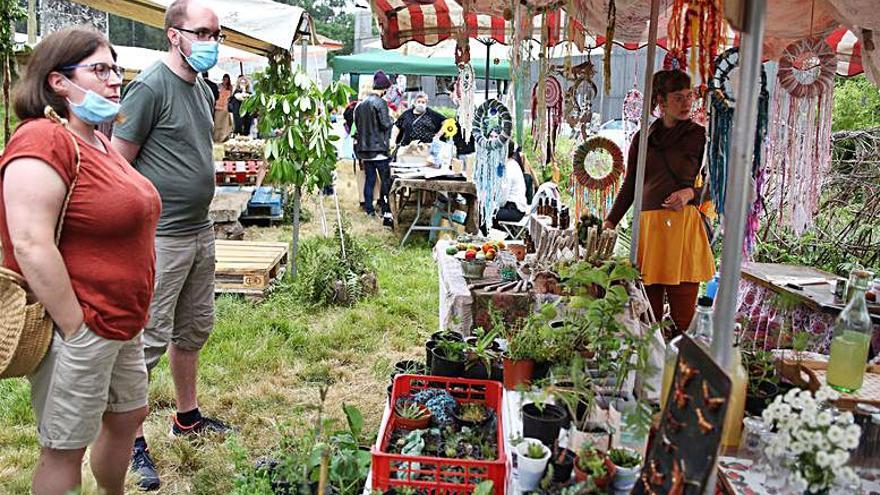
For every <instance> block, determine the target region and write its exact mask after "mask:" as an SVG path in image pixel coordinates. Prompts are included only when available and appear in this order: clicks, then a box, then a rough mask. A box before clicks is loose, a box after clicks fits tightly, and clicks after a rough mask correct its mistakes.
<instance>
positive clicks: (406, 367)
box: [394, 359, 425, 375]
mask: <svg viewBox="0 0 880 495" xmlns="http://www.w3.org/2000/svg"><path fill="white" fill-rule="evenodd" d="M424 373H425V365H424V364H422V362H421V361H415V360H412V359H404V360H402V361H398V362H396V363H394V374H396V375H421V374H424Z"/></svg>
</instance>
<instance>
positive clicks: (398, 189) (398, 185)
mask: <svg viewBox="0 0 880 495" xmlns="http://www.w3.org/2000/svg"><path fill="white" fill-rule="evenodd" d="M412 191H416V195H415V196H416V217H415V219H414V220H413V222H412V224H410V226H409V228H408V229H407V231H406V234H405V235H404V236H403V240H402V241H401V242H400V245H401V246H402V245H403V244H404V243H406V240H407V239H408V238H409V236H410V234H412V232H413V231H416V230H426V231H437V230H451V229H450V228H449V227H435V226H432V225H424V224H421V225H420V224H419V220H420V217H421V215H422V202H423V200H424V195H425V194H426V193H427V194H437V193H446V194H449V195H450V198H449V203H447V208H448V209H451V207H452V201H453V199H452V197H451V196H452V195H453V194H456V193H457V194H461V195H462V196H464V197H465V199H466V200H467V219H466V220H465V231H467V232H468V233H470V234H474V233H476V232H477V208H476V205H477V186H475V185H474V183H473V182H468V181H464V180H442V179H403V178H399V177H398V178H396V179H394V182H393V183H392V184H391V190H390V191H389V193H388V196H389V197H388V202H389V203H390V205H389V206H390V207H391V217H392V219H393V220H394V228H395V230H396V229H397V227H398V223H399V219H400V213H401V211H403V209H404V208H405V207H406V205H407V204H408V203H409V202H410V200H411V199H412V198H413V194H412ZM450 213H451V212H450Z"/></svg>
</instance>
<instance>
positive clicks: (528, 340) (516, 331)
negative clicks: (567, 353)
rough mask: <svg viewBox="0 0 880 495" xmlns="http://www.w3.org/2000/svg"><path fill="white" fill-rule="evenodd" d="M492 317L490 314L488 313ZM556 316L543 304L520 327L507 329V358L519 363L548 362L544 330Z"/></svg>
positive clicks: (553, 311)
mask: <svg viewBox="0 0 880 495" xmlns="http://www.w3.org/2000/svg"><path fill="white" fill-rule="evenodd" d="M490 315H492V312H490ZM555 316H556V309H555V308H554V307H553V305H552V304H549V303H548V304H544V305H543V306H541V309H540V311H538V312H535V313H531V314H529V316H528V317H526V318H525V319H524V320H522V325H521V326H519V327H517V326H510V327H508V328H507V332H506V334H505V338H506V339H507V358H508V359H511V360H514V361H520V360H525V359H531V360H533V361H537V362H543V361H548V360H550V357H551V356H550V353H551V349H550V347H549V346H548V345H547V342H546V341H545V338H546V337H547V331H546V329H547V328H549V326H548V323H549V322H550V320H552V319H553V318H554V317H555Z"/></svg>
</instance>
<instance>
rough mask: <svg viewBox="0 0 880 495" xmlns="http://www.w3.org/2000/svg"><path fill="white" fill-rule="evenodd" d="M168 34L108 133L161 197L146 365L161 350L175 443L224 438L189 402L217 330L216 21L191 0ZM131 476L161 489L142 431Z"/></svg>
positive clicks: (179, 9) (182, 3)
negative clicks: (169, 381)
mask: <svg viewBox="0 0 880 495" xmlns="http://www.w3.org/2000/svg"><path fill="white" fill-rule="evenodd" d="M165 34H166V36H167V39H168V43H169V49H168V53H166V54H165V56H164V58H163V59H162V60H161V61H159V62H157V63H155V64H153V65H152V66H151V67H149V68H147V69H146V70H144V71H143V72H141V73H140V75H138V77H137V78H136V79H135V80H134V81H132V82H131V83H130V84H129V85H128V87H127V88H126V90H125V93H124V95H123V99H122V112H123V114H124V115H126V117H127V118H126V120H125V122H124V123H120V124H117V125H116V127H115V129H114V134H113V145H114V146H115V147H116V149H118V150H119V151H120V153H122V155H123V156H124V157H125V158H126V159H127V160H128V161H129V162H130V163H131V164H132V165H133V166H134V167H135V168H136V169H137V170H138V171H139V172H140V173H141V174H143V175H144V176H145V177H146V178H147V179H149V180H150V181H151V182H152V183H153V185H154V186H155V187H156V189H157V190H158V191H159V195H160V196H161V198H162V216H161V217H160V219H159V225H158V227H157V229H156V241H155V242H156V284H155V295H154V297H153V300H152V303H151V305H150V316H149V322H148V323H147V325H146V327H145V328H144V335H143V338H144V356H145V358H146V363H147V369H148V370H152V369H153V368H154V367H155V366H156V364H157V363H158V362H159V359H160V358H161V357H162V355H163V354H164V353H165V351H166V350H167V351H168V361H169V364H170V368H171V376H172V378H173V379H174V388H175V394H176V406H177V413H176V414H175V415H174V416H172V418H171V419H172V421H171V425H170V426H171V433H172V434H174V435H189V434H198V433H202V432H209V431H213V432H225V431H228V430H229V427H228V426H227V425H225V424H223V423H222V422H220V421H217V420H215V419H212V418H208V417H206V416H202V414H201V412H200V411H199V403H198V400H197V398H196V382H197V380H196V371H197V368H198V362H199V351H200V350H201V348H202V347H203V346H204V345H205V343H206V342H207V340H208V336H209V335H210V333H211V330H212V329H213V325H214V231H213V228H212V225H211V220H210V219H209V217H208V209H209V207H210V204H211V200H212V198H213V197H214V165H213V161H212V158H211V151H212V139H211V138H212V135H211V134H212V122H213V110H214V98H213V95H212V94H211V91H210V89H209V88H208V86H207V84H205V81H204V80H203V79H202V78H201V77H198V75H199V73H201V72H204V71H207V70H208V69H210V68H211V67H213V66H214V65H215V64H216V63H217V54H218V48H219V46H218V43H219V42H220V41H222V40H223V37H224V36H223V35H222V34H221V32H220V22H219V19H218V18H217V14H215V13H214V11H213V10H211V9H210V8H208V7H207V6H205V5H204V4H202V3H200V2H198V1H196V0H176V1H174V2H173V3H172V4H171V5H170V6H169V7H168V10H167V11H166V13H165ZM132 469H133V470H134V471H136V472H137V474H138V475H139V476H140V482H139V484H140V487H141V488H142V489H145V490H154V489H158V487H159V476H158V473H157V472H156V470H155V466H154V465H153V461H152V459H151V458H150V456H149V453H148V450H147V444H146V441H145V439H144V437H143V430H142V429H141V430H139V431H138V436H137V438H136V440H135V447H134V451H133V453H132Z"/></svg>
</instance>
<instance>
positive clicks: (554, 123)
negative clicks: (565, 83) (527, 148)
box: [532, 76, 562, 162]
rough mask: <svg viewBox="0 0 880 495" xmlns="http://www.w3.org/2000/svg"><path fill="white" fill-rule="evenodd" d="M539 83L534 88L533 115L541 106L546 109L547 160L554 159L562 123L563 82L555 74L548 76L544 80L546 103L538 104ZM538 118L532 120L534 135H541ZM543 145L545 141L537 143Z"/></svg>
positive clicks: (536, 113)
mask: <svg viewBox="0 0 880 495" xmlns="http://www.w3.org/2000/svg"><path fill="white" fill-rule="evenodd" d="M539 89H540V88H539V87H538V84H535V86H534V87H533V88H532V115H538V112H539V111H540V109H539V107H544V108H545V109H546V119H545V121H544V123H545V126H546V129H547V146H546V150H547V161H548V162H549V161H550V160H552V158H553V156H555V153H556V138H557V136H558V135H559V125H560V124H561V123H562V84H560V83H559V79H556V78H555V77H554V76H547V78H546V79H545V82H544V105H539V104H538V93H539ZM537 124H538V119H534V120H533V121H532V136H535V137H537V136H540V134H541V133H540V132H539V129H538V127H537ZM537 145H539V146H541V145H543V143H537Z"/></svg>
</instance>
